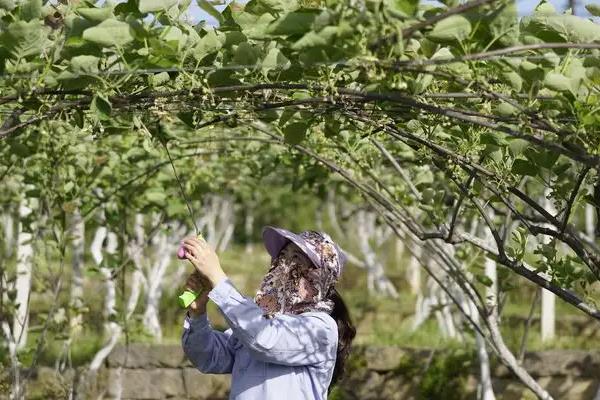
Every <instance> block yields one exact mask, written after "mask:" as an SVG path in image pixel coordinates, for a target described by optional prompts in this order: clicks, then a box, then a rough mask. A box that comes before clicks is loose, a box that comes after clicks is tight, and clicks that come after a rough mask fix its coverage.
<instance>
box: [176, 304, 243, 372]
mask: <svg viewBox="0 0 600 400" xmlns="http://www.w3.org/2000/svg"><path fill="white" fill-rule="evenodd" d="M231 333H232V330H231V329H227V330H226V331H225V332H220V331H217V330H214V329H213V328H212V326H211V324H210V322H209V321H208V317H207V314H206V313H205V314H201V315H199V316H197V317H194V318H191V317H189V316H186V318H185V321H184V324H183V335H182V337H181V344H182V346H183V352H184V353H185V355H186V356H187V358H188V359H189V360H190V361H191V362H192V364H193V365H194V366H195V367H196V368H198V369H199V370H200V371H201V372H203V373H206V374H228V373H231V370H232V367H233V362H234V360H235V351H234V344H235V340H236V339H235V338H234V337H232V335H231Z"/></svg>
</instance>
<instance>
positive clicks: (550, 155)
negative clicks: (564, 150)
mask: <svg viewBox="0 0 600 400" xmlns="http://www.w3.org/2000/svg"><path fill="white" fill-rule="evenodd" d="M559 156H560V153H558V152H556V151H552V150H542V151H540V150H535V149H533V148H529V149H527V151H525V157H527V158H528V159H529V160H531V161H532V162H534V163H535V164H536V165H539V166H540V167H542V168H546V169H550V168H552V167H553V166H554V164H555V163H556V160H558V157H559Z"/></svg>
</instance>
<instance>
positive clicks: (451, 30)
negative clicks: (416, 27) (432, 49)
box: [427, 15, 471, 42]
mask: <svg viewBox="0 0 600 400" xmlns="http://www.w3.org/2000/svg"><path fill="white" fill-rule="evenodd" d="M470 33H471V23H470V22H469V20H468V19H466V18H465V17H463V16H462V15H452V16H450V17H448V18H444V19H443V20H441V21H440V22H438V23H437V24H435V26H434V27H433V30H432V31H431V32H430V33H429V34H428V35H427V38H428V39H429V40H433V41H435V42H451V41H455V40H459V41H460V40H464V39H466V38H467V37H469V34H470Z"/></svg>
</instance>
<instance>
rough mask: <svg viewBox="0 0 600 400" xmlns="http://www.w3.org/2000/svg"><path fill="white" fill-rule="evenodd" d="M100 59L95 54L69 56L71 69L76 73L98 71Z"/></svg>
mask: <svg viewBox="0 0 600 400" xmlns="http://www.w3.org/2000/svg"><path fill="white" fill-rule="evenodd" d="M99 63H100V59H99V58H98V57H96V56H88V55H82V56H76V57H73V58H71V70H72V71H73V72H75V73H78V74H94V73H96V72H98V65H99Z"/></svg>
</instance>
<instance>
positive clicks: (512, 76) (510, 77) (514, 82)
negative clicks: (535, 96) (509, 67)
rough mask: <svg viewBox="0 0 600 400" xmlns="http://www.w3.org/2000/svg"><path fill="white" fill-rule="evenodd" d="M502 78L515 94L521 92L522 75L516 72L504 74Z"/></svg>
mask: <svg viewBox="0 0 600 400" xmlns="http://www.w3.org/2000/svg"><path fill="white" fill-rule="evenodd" d="M502 78H503V79H504V80H505V81H506V82H508V83H509V84H510V86H511V87H512V88H513V89H514V90H515V92H520V91H521V88H522V87H523V78H521V75H519V74H517V73H516V72H515V71H510V72H504V73H502Z"/></svg>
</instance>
